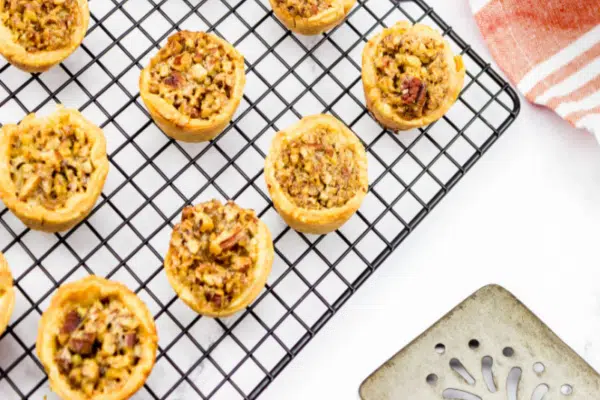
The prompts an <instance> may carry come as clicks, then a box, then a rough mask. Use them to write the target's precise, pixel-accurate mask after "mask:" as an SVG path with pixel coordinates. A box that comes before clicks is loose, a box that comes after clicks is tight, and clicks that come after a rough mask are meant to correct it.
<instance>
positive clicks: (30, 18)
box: [0, 0, 80, 52]
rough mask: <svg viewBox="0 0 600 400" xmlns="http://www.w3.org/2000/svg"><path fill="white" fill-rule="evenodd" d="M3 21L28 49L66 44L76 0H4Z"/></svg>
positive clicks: (73, 23) (76, 10)
mask: <svg viewBox="0 0 600 400" xmlns="http://www.w3.org/2000/svg"><path fill="white" fill-rule="evenodd" d="M2 4H3V8H2V14H1V15H0V17H1V18H2V22H3V24H4V25H5V26H6V27H7V28H8V29H10V30H11V32H12V34H13V39H14V40H15V42H17V43H19V44H20V45H21V46H23V47H24V48H25V50H26V51H28V52H38V51H53V50H60V49H63V48H65V47H68V46H69V45H70V44H71V41H72V36H73V33H74V31H75V29H76V27H77V20H78V19H79V15H80V10H79V4H78V3H77V0H4V1H2Z"/></svg>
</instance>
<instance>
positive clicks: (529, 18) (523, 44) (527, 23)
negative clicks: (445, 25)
mask: <svg viewBox="0 0 600 400" xmlns="http://www.w3.org/2000/svg"><path fill="white" fill-rule="evenodd" d="M470 2H471V8H472V10H473V14H475V19H476V20H477V24H478V25H479V29H480V30H481V33H482V34H483V36H484V38H485V40H486V41H487V43H488V46H489V48H490V51H491V53H492V55H493V56H494V59H495V60H496V62H497V63H498V65H499V66H500V68H502V69H503V70H504V72H505V73H506V75H508V77H509V79H510V80H511V81H512V82H513V83H514V84H515V85H516V86H517V88H518V89H519V90H520V91H521V92H522V93H523V94H524V95H525V97H526V98H527V99H528V100H529V101H531V102H534V103H536V104H540V105H543V106H546V107H549V108H551V109H553V110H554V111H556V113H557V114H558V115H560V116H561V117H562V118H564V119H566V120H567V121H569V122H570V123H571V124H573V125H574V126H576V127H578V128H585V129H588V130H589V131H591V132H592V133H594V134H595V135H596V137H597V138H598V139H599V140H600V0H470Z"/></svg>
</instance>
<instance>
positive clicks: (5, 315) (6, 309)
mask: <svg viewBox="0 0 600 400" xmlns="http://www.w3.org/2000/svg"><path fill="white" fill-rule="evenodd" d="M14 306H15V288H14V287H13V278H12V274H11V273H10V268H9V266H8V263H7V262H6V258H4V254H2V253H0V335H2V333H4V331H5V330H6V327H7V326H8V322H9V320H10V316H11V315H12V312H13V309H14Z"/></svg>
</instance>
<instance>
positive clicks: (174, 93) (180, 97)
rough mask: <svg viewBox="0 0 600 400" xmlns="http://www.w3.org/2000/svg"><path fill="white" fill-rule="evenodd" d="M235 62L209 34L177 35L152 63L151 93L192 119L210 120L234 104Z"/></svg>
mask: <svg viewBox="0 0 600 400" xmlns="http://www.w3.org/2000/svg"><path fill="white" fill-rule="evenodd" d="M234 58H235V57H234V56H233V55H232V54H231V53H230V50H228V49H226V48H225V47H224V46H223V44H222V43H220V42H218V41H217V40H216V39H215V38H214V37H213V36H212V35H210V34H207V33H203V32H187V31H182V32H178V33H176V34H175V35H173V36H171V37H169V40H168V42H167V44H166V46H165V47H163V48H162V49H161V50H160V51H159V52H158V55H157V56H156V57H155V58H153V59H152V61H151V69H150V74H151V83H150V88H149V90H150V93H152V94H156V95H159V96H160V97H161V98H163V99H164V100H165V101H166V102H167V103H169V104H170V105H172V106H173V107H175V108H176V109H177V110H178V111H179V112H181V113H182V114H185V115H188V116H190V117H191V118H194V119H205V120H206V119H210V118H211V117H213V116H216V115H218V114H220V113H221V111H222V109H223V108H224V107H225V106H226V105H227V104H228V102H229V101H231V97H232V95H233V93H234V86H235V68H237V67H236V64H235V63H234Z"/></svg>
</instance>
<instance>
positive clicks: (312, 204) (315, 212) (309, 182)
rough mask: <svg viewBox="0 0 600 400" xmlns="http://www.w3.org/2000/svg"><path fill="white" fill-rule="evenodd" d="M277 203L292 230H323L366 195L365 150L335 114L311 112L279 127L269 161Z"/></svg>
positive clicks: (343, 218) (333, 226) (269, 181)
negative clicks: (286, 125) (312, 113)
mask: <svg viewBox="0 0 600 400" xmlns="http://www.w3.org/2000/svg"><path fill="white" fill-rule="evenodd" d="M264 174H265V180H266V183H267V188H268V190H269V193H270V195H271V199H272V200H273V205H274V206H275V208H276V209H277V211H278V212H279V214H280V215H281V217H282V218H283V219H284V221H285V222H286V223H287V224H288V225H289V226H291V227H292V228H293V229H295V230H297V231H300V232H304V233H315V234H325V233H329V232H332V231H334V230H336V229H338V228H339V227H341V226H342V225H343V224H344V223H345V222H346V221H347V220H348V219H350V217H352V215H353V214H354V213H355V212H356V211H357V210H358V208H359V207H360V205H361V203H362V201H363V199H364V197H365V195H366V194H367V190H368V186H369V179H368V175H367V155H366V152H365V149H364V147H363V145H362V144H361V142H360V140H359V139H358V138H357V137H356V135H355V134H354V133H353V132H352V131H351V130H350V129H348V127H347V126H346V125H344V124H343V123H342V122H341V121H339V120H338V119H336V118H335V117H333V116H331V115H325V114H321V115H312V116H308V117H304V118H302V119H301V120H300V121H299V122H297V123H296V124H294V125H292V126H290V127H289V128H287V129H285V130H283V131H281V132H278V133H277V134H276V136H275V138H274V139H273V142H272V144H271V149H270V150H269V154H268V155H267V158H266V160H265V172H264Z"/></svg>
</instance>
